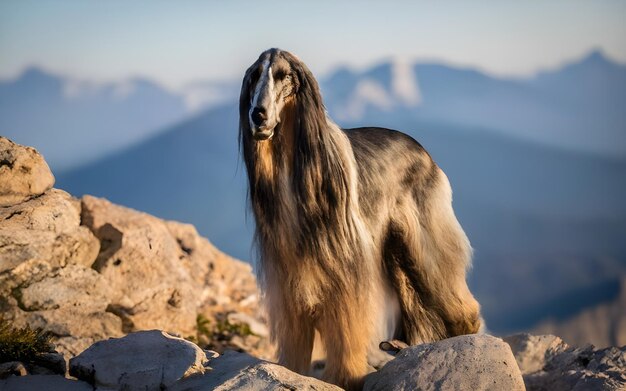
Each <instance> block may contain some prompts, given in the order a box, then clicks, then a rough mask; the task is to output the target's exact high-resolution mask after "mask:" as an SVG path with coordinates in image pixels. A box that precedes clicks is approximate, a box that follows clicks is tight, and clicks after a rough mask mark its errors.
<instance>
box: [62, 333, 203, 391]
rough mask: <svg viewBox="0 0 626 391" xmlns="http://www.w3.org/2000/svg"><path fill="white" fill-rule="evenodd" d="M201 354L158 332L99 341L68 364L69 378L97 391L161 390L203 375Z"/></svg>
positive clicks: (194, 346) (194, 348)
mask: <svg viewBox="0 0 626 391" xmlns="http://www.w3.org/2000/svg"><path fill="white" fill-rule="evenodd" d="M207 362H208V359H207V357H206V354H205V352H204V351H203V350H202V349H200V348H199V347H198V346H196V345H194V344H193V343H191V342H189V341H186V340H184V339H181V338H178V337H174V336H171V335H169V334H167V333H165V332H162V331H159V330H151V331H139V332H136V333H132V334H129V335H127V336H125V337H123V338H112V339H109V340H105V341H100V342H97V343H95V344H94V345H92V346H91V347H89V348H88V349H87V350H85V351H84V352H82V353H81V354H80V355H78V356H77V357H74V358H72V359H71V360H70V375H72V376H75V377H76V378H78V379H80V380H83V381H86V382H88V383H90V384H92V385H93V386H95V387H96V388H98V389H147V390H152V389H163V388H166V387H169V386H171V385H173V384H174V383H175V382H177V381H179V380H181V379H184V378H186V377H188V376H192V375H201V374H203V373H204V372H205V371H206V368H205V365H206V364H207Z"/></svg>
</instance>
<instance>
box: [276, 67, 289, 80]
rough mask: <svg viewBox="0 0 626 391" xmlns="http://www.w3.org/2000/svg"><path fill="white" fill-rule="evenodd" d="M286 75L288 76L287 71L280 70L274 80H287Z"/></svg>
mask: <svg viewBox="0 0 626 391" xmlns="http://www.w3.org/2000/svg"><path fill="white" fill-rule="evenodd" d="M286 75H287V74H286V73H285V71H283V70H280V69H279V70H277V71H276V73H275V74H274V80H282V79H284V78H285V76H286Z"/></svg>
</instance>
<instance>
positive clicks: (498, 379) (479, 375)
mask: <svg viewBox="0 0 626 391" xmlns="http://www.w3.org/2000/svg"><path fill="white" fill-rule="evenodd" d="M363 389H364V390H471V391H479V390H498V391H499V390H507V391H516V390H520V391H523V390H525V388H524V382H523V380H522V375H521V374H520V370H519V368H518V366H517V363H516V362H515V357H513V353H512V352H511V349H510V347H509V345H508V344H506V343H505V342H504V341H502V340H501V339H500V338H496V337H492V336H489V335H463V336H459V337H454V338H448V339H445V340H442V341H438V342H434V343H428V344H422V345H417V346H412V347H409V348H406V349H403V350H401V351H400V352H399V353H398V355H397V356H396V358H395V359H393V360H391V361H390V362H388V363H387V364H386V365H385V366H384V367H383V368H382V369H380V370H379V371H378V372H375V373H372V374H370V375H369V376H368V377H367V378H366V381H365V387H364V388H363Z"/></svg>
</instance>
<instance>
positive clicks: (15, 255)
mask: <svg viewBox="0 0 626 391" xmlns="http://www.w3.org/2000/svg"><path fill="white" fill-rule="evenodd" d="M99 247H100V245H99V242H98V240H97V239H96V238H95V237H94V235H92V233H91V232H90V231H89V230H88V229H87V228H85V227H81V226H80V204H79V203H77V201H76V200H75V199H73V198H72V197H71V196H70V195H69V194H67V193H66V192H64V191H61V190H56V189H53V190H50V191H48V192H47V193H45V194H44V195H42V196H41V197H38V198H36V199H33V200H30V201H27V202H23V203H21V204H19V205H15V206H12V207H8V208H0V282H1V281H2V275H3V274H4V273H6V272H7V271H9V272H15V273H13V276H11V277H10V278H7V280H11V281H13V282H15V281H16V278H17V279H20V277H19V276H18V275H17V274H19V273H27V270H25V269H28V267H23V268H21V269H20V270H17V271H15V270H13V269H15V268H16V267H18V266H20V265H21V264H22V263H26V262H29V261H33V260H36V261H44V262H46V263H48V264H49V266H50V268H57V267H64V266H65V265H67V264H80V265H83V266H85V267H91V264H92V263H93V262H94V261H95V258H96V256H97V254H98V250H99ZM16 273H17V274H16ZM24 282H27V281H21V282H19V283H18V284H22V283H24ZM4 288H7V289H10V288H8V287H7V286H4ZM1 291H3V289H1V288H0V292H1Z"/></svg>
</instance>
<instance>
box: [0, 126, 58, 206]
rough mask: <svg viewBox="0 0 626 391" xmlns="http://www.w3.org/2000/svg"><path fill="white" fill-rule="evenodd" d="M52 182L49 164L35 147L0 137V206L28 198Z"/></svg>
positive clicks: (49, 186)
mask: <svg viewBox="0 0 626 391" xmlns="http://www.w3.org/2000/svg"><path fill="white" fill-rule="evenodd" d="M52 185H54V176H53V175H52V172H51V171H50V167H48V164H47V163H46V161H45V160H44V159H43V157H42V156H41V155H40V154H39V153H38V152H37V151H36V150H35V149H34V148H31V147H24V146H21V145H18V144H15V143H13V142H12V141H11V140H9V139H7V138H6V137H0V207H4V206H11V205H15V204H19V203H20V202H24V201H26V200H29V199H31V198H33V197H36V196H38V195H40V194H43V193H44V192H46V190H48V189H50V188H52Z"/></svg>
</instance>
